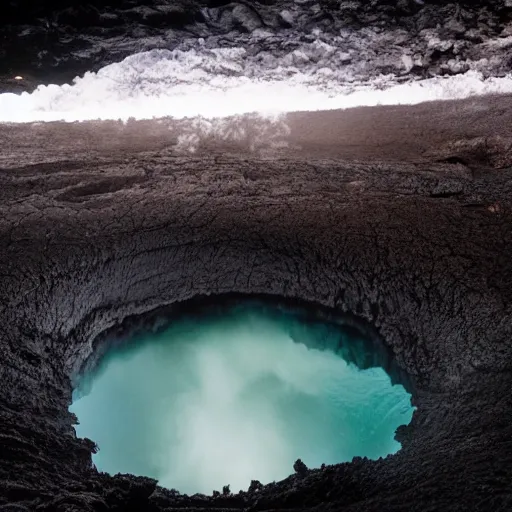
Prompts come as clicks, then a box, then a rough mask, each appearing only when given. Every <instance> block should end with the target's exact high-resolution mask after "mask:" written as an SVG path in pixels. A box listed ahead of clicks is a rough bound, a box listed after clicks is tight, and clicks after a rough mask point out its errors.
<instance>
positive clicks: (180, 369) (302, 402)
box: [70, 309, 413, 494]
mask: <svg viewBox="0 0 512 512" xmlns="http://www.w3.org/2000/svg"><path fill="white" fill-rule="evenodd" d="M326 329H327V330H332V331H338V328H336V327H335V326H333V325H328V324H323V325H319V326H316V327H315V326H311V325H306V324H303V323H302V322H301V320H299V319H298V318H297V317H294V316H293V315H281V316H276V315H270V314H267V313H265V312H264V311H263V310H258V309H238V310H232V311H228V312H225V313H224V314H222V316H221V315H216V316H211V315H210V316H208V317H205V319H204V320H202V321H198V320H197V318H196V319H190V318H186V319H183V320H182V321H179V322H177V323H174V324H173V326H172V327H170V328H169V329H167V330H165V332H161V333H159V334H156V335H155V334H151V335H148V336H147V337H146V338H144V339H140V340H139V342H138V343H136V344H130V346H129V347H128V348H124V349H123V350H120V349H117V350H114V349H113V350H111V351H110V352H109V353H108V354H107V355H106V356H105V358H104V359H103V361H102V364H101V365H100V366H99V368H98V370H97V371H96V372H95V373H94V375H91V376H89V380H90V382H89V385H90V386H91V387H90V392H89V394H88V395H86V396H83V397H81V398H77V399H76V400H75V401H74V403H73V405H72V407H71V408H70V409H71V410H72V411H73V412H74V413H75V414H76V415H77V416H78V418H79V420H80V425H77V427H76V430H77V434H78V435H79V436H82V437H89V438H91V439H93V440H94V441H96V442H97V444H98V445H99V448H100V451H99V452H98V453H97V454H96V455H95V456H94V457H93V460H94V463H95V464H96V466H97V468H98V469H99V470H101V471H106V472H108V473H112V474H114V473H118V472H121V473H133V474H136V475H144V476H150V477H154V478H157V479H158V480H159V481H160V485H163V486H166V487H169V488H176V489H178V490H180V491H181V492H187V493H189V494H193V493H195V492H204V493H207V494H210V493H211V492H212V490H213V489H220V488H222V486H223V485H225V484H231V489H232V490H234V491H237V490H238V489H247V487H248V485H249V483H250V481H251V479H258V480H260V481H262V482H264V483H266V482H270V481H273V480H280V479H283V478H285V477H287V476H288V475H289V474H290V473H291V472H293V469H292V467H293V463H294V461H295V460H296V459H298V458H301V459H302V460H303V461H304V462H305V463H306V464H307V465H308V466H309V467H319V466H320V465H321V464H322V463H326V464H332V463H337V462H344V461H350V460H351V459H352V458H353V457H354V456H367V457H369V458H378V457H380V456H386V455H388V454H391V453H394V452H396V451H397V450H398V449H399V448H400V444H399V443H398V442H397V441H395V440H394V438H393V436H394V432H395V429H396V428H397V427H398V426H399V425H401V424H407V423H409V422H410V420H411V417H412V413H413V408H412V406H411V403H410V395H409V394H408V393H407V392H406V391H405V389H404V388H403V386H401V385H391V382H390V378H389V376H388V375H387V374H386V373H385V372H384V370H383V369H381V368H371V369H368V370H360V369H358V368H357V367H356V366H354V365H353V364H348V363H347V362H345V361H344V360H343V359H342V358H341V357H340V356H338V355H336V354H335V353H333V352H331V351H321V350H317V349H311V348H307V347H306V346H305V345H304V344H302V343H296V342H295V341H294V340H293V339H292V333H294V332H300V333H301V339H302V340H303V341H304V339H305V338H304V337H305V336H306V337H311V340H309V341H310V342H311V345H312V346H315V345H317V344H318V343H317V341H318V340H315V339H314V338H315V336H325V335H326ZM334 334H335V335H337V334H338V333H334ZM306 341H308V340H306ZM308 345H309V343H308Z"/></svg>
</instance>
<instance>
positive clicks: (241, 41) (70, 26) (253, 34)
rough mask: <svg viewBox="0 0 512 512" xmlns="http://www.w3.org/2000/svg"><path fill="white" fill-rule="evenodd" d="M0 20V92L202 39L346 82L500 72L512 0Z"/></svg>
mask: <svg viewBox="0 0 512 512" xmlns="http://www.w3.org/2000/svg"><path fill="white" fill-rule="evenodd" d="M0 19H1V20H2V24H1V26H0V92H6V91H11V92H15V91H23V90H32V89H33V88H34V87H36V86H37V85H39V84H42V83H43V84H47V83H58V84H61V83H64V82H70V81H71V80H72V79H73V78H75V77H76V76H77V75H82V74H83V73H85V72H86V71H97V70H98V69H100V68H101V67H103V66H105V65H107V64H110V63H112V62H118V61H120V60H122V59H123V58H124V57H127V56H128V55H131V54H134V53H137V52H141V51H146V50H151V49H155V48H166V49H171V50H172V49H178V50H185V51H186V50H190V49H191V48H197V47H198V45H199V46H200V47H201V48H202V49H208V48H219V47H222V48H226V47H243V48H246V49H247V50H248V58H251V59H254V61H255V62H258V63H262V62H264V63H265V65H266V66H267V67H270V68H271V67H272V66H274V67H276V66H277V65H278V64H277V59H278V58H285V59H286V60H287V62H288V65H293V66H295V67H297V68H301V67H304V66H305V65H309V66H314V67H316V68H318V69H321V68H323V67H326V66H327V67H329V68H330V69H333V68H336V69H343V70H344V72H345V75H346V78H345V79H346V81H347V82H349V83H350V82H353V81H354V80H368V79H371V78H373V77H375V76H379V75H381V74H384V75H396V76H397V78H399V79H401V80H408V79H415V78H425V77H432V76H438V75H454V74H459V73H464V72H466V71H468V70H476V71H479V72H481V73H483V75H484V76H501V75H503V74H506V73H508V72H510V68H511V63H512V61H511V59H512V53H511V49H512V2H511V1H510V0H489V1H483V0H482V1H462V2H446V1H443V0H372V1H368V0H351V1H342V0H316V1H315V0H295V1H292V0H261V1H259V2H248V1H242V0H240V1H234V2H229V1H227V0H197V1H194V0H174V1H171V0H107V1H103V0H89V1H86V2H84V1H82V0H45V1H41V0H7V1H6V2H3V3H2V6H1V7H0ZM312 45H313V47H312ZM18 75H19V76H22V77H23V78H24V80H22V81H20V80H14V77H15V76H18Z"/></svg>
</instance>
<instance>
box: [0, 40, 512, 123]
mask: <svg viewBox="0 0 512 512" xmlns="http://www.w3.org/2000/svg"><path fill="white" fill-rule="evenodd" d="M295 53H296V52H295ZM288 57H289V56H288ZM293 62H295V61H293V60H291V59H290V58H286V57H285V58H282V59H280V60H279V59H274V60H273V62H272V66H271V67H269V66H268V62H266V61H265V59H261V60H260V61H259V63H258V61H255V60H254V59H250V58H249V57H248V56H247V53H246V51H245V50H244V49H242V48H234V49H216V50H206V49H201V50H190V51H187V52H183V51H179V50H174V51H169V50H152V51H149V52H144V53H139V54H135V55H132V56H130V57H128V58H126V59H125V60H124V61H122V62H120V63H116V64H111V65H109V66H106V67H105V68H103V69H101V70H100V71H98V73H86V74H85V76H83V77H82V78H76V79H75V80H74V82H73V84H72V85H63V86H57V85H49V86H40V87H38V88H37V89H36V90H35V91H34V92H33V93H32V94H28V93H23V94H21V95H15V94H1V95H0V122H34V121H58V120H63V121H84V120H95V119H121V120H126V119H128V118H135V119H151V118H158V117H167V116H169V117H173V118H176V119H181V118H186V117H195V116H202V117H203V118H207V119H208V118H210V119H211V118H218V117H226V116H231V115H236V114H244V113H250V112H258V113H261V114H264V115H266V114H279V113H284V112H291V111H305V110H308V111H313V110H329V109H345V108H350V107H356V106H373V105H394V104H396V105H398V104H417V103H421V102H425V101H431V100H449V99H460V98H467V97H470V96H477V95H485V94H496V93H498V94H499V93H512V74H510V75H508V76H506V77H502V78H489V79H484V77H483V76H482V74H480V73H478V72H477V71H468V72H467V73H465V74H463V75H457V76H453V77H438V78H433V79H428V80H420V81H414V82H409V83H405V84H397V82H396V77H393V76H382V77H380V78H378V79H374V80H371V81H369V82H366V83H359V84H357V83H350V80H351V79H350V77H348V76H345V74H344V71H343V70H342V69H329V68H328V67H325V66H324V67H321V68H318V66H316V67H315V66H309V65H307V63H306V64H305V65H304V66H302V67H301V69H300V70H299V69H298V68H297V67H294V66H293V65H292V63H293Z"/></svg>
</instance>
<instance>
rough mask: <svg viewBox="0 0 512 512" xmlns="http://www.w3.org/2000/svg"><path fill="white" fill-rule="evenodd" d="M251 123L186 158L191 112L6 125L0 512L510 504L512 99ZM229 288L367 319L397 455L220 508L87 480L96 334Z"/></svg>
mask: <svg viewBox="0 0 512 512" xmlns="http://www.w3.org/2000/svg"><path fill="white" fill-rule="evenodd" d="M244 119H245V120H244ZM253 121H254V120H252V119H251V118H244V117H241V118H232V119H229V120H227V121H226V123H227V125H230V126H231V128H232V129H231V128H230V129H226V130H224V131H222V130H217V131H216V132H214V133H213V134H212V133H211V132H209V133H206V134H203V135H201V134H200V135H198V136H197V138H196V140H195V146H194V150H195V152H194V153H193V154H191V153H189V151H188V149H187V148H182V147H181V146H180V145H179V143H178V141H179V140H180V135H181V134H183V133H187V130H190V126H187V124H186V122H185V121H180V122H176V121H172V120H165V121H164V122H161V123H157V122H155V121H140V122H129V123H127V124H126V125H123V124H121V123H117V122H103V123H74V124H64V123H51V124H40V123H34V124H27V125H3V126H0V146H1V147H2V151H1V153H0V282H1V286H0V353H1V354H2V357H1V362H0V382H1V387H0V446H1V450H0V510H5V511H7V510H9V511H14V510H16V511H25V510H41V511H93V510H98V511H99V510H119V511H120V510H134V511H135V510H145V511H155V512H156V511H160V510H162V511H163V510H166V511H170V510H176V509H180V508H185V507H188V510H207V509H208V510H211V509H223V510H241V509H244V510H254V511H256V510H267V511H270V510H292V509H301V510H333V511H339V510H344V511H375V512H382V511H391V510H393V511H399V510H401V511H413V510H418V511H441V510H450V511H456V510H460V511H464V512H466V511H468V510H471V511H493V512H496V511H509V510H511V509H512V484H511V482H512V421H511V419H512V403H511V401H512V399H511V393H510V390H511V389H512V317H511V313H512V291H511V290H512V264H511V260H510V253H511V251H512V229H511V225H512V209H511V206H512V204H511V199H512V131H511V128H510V127H511V126H512V98H511V97H490V98H480V99H474V100H465V101H458V102H446V103H434V104H422V105H418V106H414V107H386V108H361V109H355V110H351V111H343V112H336V111H333V112H327V113H322V112H317V113H308V114H289V115H288V116H286V117H284V118H283V119H281V120H280V121H279V123H283V124H284V125H285V126H286V127H287V129H286V130H280V131H279V133H280V134H281V135H280V137H281V139H282V140H281V141H280V142H281V144H279V145H277V146H276V145H275V144H273V142H274V139H275V136H274V135H273V133H274V131H273V125H272V123H274V122H276V121H268V123H270V124H269V127H268V128H269V129H268V132H267V133H268V134H269V135H268V137H267V139H265V137H263V138H260V139H259V140H258V141H257V143H254V141H253V140H248V139H247V137H245V138H244V137H237V136H236V133H237V129H236V127H237V126H240V125H243V124H244V123H246V122H249V123H250V124H252V123H253ZM262 122H263V121H262ZM234 134H235V135H234ZM249 139H250V136H249ZM227 293H243V294H270V295H273V296H277V297H281V298H283V297H284V298H286V297H288V298H290V299H301V300H305V301H309V302H313V303H315V304H319V305H323V306H326V307H328V308H331V309H333V310H335V311H338V312H351V313H353V314H356V315H357V316H359V317H361V318H362V319H364V320H366V321H368V322H370V323H371V324H372V325H374V326H375V328H376V329H377V330H378V332H379V334H380V336H381V337H382V339H383V343H385V344H386V346H387V347H388V348H389V350H390V351H391V352H392V353H393V354H394V357H395V360H396V364H397V365H398V366H399V367H400V368H402V369H403V370H404V371H405V372H406V373H407V374H408V375H409V377H410V379H411V381H412V382H413V384H414V386H413V388H414V404H415V405H416V406H417V408H418V409H417V411H416V412H415V414H414V417H413V420H412V423H411V424H410V425H409V426H404V427H401V428H399V430H398V432H397V439H399V440H400V442H401V443H402V446H403V448H402V450H401V451H400V452H399V453H397V454H396V455H393V456H389V457H387V458H386V459H380V460H377V461H370V460H366V459H355V460H354V461H353V462H352V463H345V464H339V465H335V466H328V467H326V468H324V469H319V470H312V471H309V472H307V473H306V474H304V475H302V474H301V475H298V474H297V475H293V476H290V477H289V478H288V479H286V480H284V481H282V482H279V483H275V484H270V485H267V486H263V487H261V486H259V485H258V484H257V483H254V485H251V487H250V489H249V490H248V491H247V492H243V493H240V494H237V495H229V496H224V495H218V496H215V497H214V496H202V495H195V496H191V497H190V496H184V495H181V494H179V493H178V492H177V491H173V490H166V489H162V488H160V487H158V486H157V483H156V482H155V481H154V480H151V479H145V478H136V477H133V476H130V475H117V476H114V477H113V476H109V475H106V474H98V473H97V471H96V470H95V469H94V468H93V467H92V465H91V453H92V452H93V451H94V449H95V446H94V442H93V441H91V440H87V439H85V440H83V439H77V438H76V436H75V434H74V429H73V426H72V425H73V422H74V421H75V418H74V417H73V416H72V415H71V414H70V413H69V412H68V406H69V404H70V400H71V391H72V386H71V379H72V377H73V376H74V375H75V374H76V371H77V370H78V369H79V368H80V367H81V366H82V364H83V363H84V361H85V360H86V359H87V358H88V357H89V356H90V355H91V352H92V347H93V344H94V340H95V339H98V338H97V337H98V336H99V335H100V334H101V333H102V332H104V331H105V330H106V329H109V328H111V327H112V326H115V325H117V324H119V323H120V322H122V321H123V319H125V318H127V317H129V316H132V315H139V314H143V313H145V312H148V311H150V310H153V309H154V308H157V307H160V306H164V305H166V304H172V303H175V302H177V301H183V300H186V299H190V298H193V297H196V296H199V295H209V294H214V295H216V294H227ZM291 469H292V468H290V470H291ZM226 483H227V482H226Z"/></svg>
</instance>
